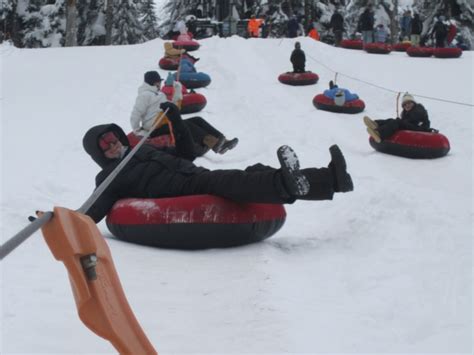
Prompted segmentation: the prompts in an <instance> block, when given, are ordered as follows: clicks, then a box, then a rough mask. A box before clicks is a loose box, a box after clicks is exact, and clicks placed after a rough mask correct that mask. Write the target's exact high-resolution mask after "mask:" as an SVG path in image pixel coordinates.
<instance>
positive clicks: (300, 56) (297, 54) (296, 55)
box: [290, 49, 306, 67]
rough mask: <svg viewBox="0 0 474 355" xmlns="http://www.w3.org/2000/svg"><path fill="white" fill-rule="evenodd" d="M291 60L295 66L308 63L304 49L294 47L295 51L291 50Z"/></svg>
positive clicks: (302, 65)
mask: <svg viewBox="0 0 474 355" xmlns="http://www.w3.org/2000/svg"><path fill="white" fill-rule="evenodd" d="M290 61H291V64H293V65H294V66H295V67H304V65H305V63H306V56H305V54H304V52H303V50H302V49H294V50H293V52H291V57H290Z"/></svg>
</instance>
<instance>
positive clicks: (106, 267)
mask: <svg viewBox="0 0 474 355" xmlns="http://www.w3.org/2000/svg"><path fill="white" fill-rule="evenodd" d="M53 212H54V214H53V217H52V218H51V220H50V221H49V222H47V223H46V224H45V225H44V226H43V227H42V228H41V230H42V232H43V236H44V239H45V240H46V243H47V244H48V246H49V249H50V250H51V252H52V253H53V255H54V257H55V258H56V259H57V260H59V261H62V262H63V263H64V265H65V266H66V269H67V271H68V274H69V281H70V282H71V287H72V291H73V294H74V299H75V301H76V306H77V310H78V312H79V318H80V319H81V320H82V322H84V324H85V325H86V326H87V327H88V328H89V329H91V330H92V331H93V332H94V333H96V334H97V335H99V336H101V337H102V338H105V339H107V340H108V341H110V342H111V343H112V345H113V346H114V347H115V349H117V350H118V351H119V353H120V354H133V355H139V354H157V352H156V350H155V349H154V347H153V345H152V344H151V343H150V341H149V340H148V338H147V337H146V335H145V333H144V332H143V330H142V328H141V326H140V324H139V323H138V321H137V319H136V318H135V315H134V314H133V311H132V309H131V308H130V305H129V304H128V301H127V298H126V297H125V293H124V291H123V288H122V285H121V283H120V280H119V277H118V274H117V271H116V270H115V266H114V263H113V260H112V255H111V254H110V250H109V247H108V245H107V243H106V242H105V240H104V238H103V237H102V235H101V233H100V231H99V229H98V228H97V226H96V225H95V223H94V221H93V220H92V219H91V218H90V217H88V216H86V215H84V214H81V213H79V212H75V211H72V210H69V209H66V208H62V207H55V208H54V210H53Z"/></svg>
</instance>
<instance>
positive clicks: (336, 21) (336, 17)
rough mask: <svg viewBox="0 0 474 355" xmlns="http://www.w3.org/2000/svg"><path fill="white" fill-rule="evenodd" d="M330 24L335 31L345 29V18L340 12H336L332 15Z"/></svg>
mask: <svg viewBox="0 0 474 355" xmlns="http://www.w3.org/2000/svg"><path fill="white" fill-rule="evenodd" d="M329 25H330V26H331V28H332V29H333V31H342V30H344V18H343V17H342V15H341V14H340V13H339V12H336V13H334V14H333V15H332V16H331V22H330V23H329Z"/></svg>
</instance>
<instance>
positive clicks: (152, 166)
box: [83, 124, 207, 223]
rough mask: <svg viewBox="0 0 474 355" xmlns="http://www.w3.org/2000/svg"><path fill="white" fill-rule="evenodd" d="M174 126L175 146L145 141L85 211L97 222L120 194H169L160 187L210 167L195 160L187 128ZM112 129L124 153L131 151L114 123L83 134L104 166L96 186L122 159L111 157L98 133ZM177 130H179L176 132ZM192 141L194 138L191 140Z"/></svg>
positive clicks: (122, 195)
mask: <svg viewBox="0 0 474 355" xmlns="http://www.w3.org/2000/svg"><path fill="white" fill-rule="evenodd" d="M176 126H177V125H173V127H174V129H175V139H176V148H163V149H161V148H160V149H159V148H156V147H153V146H151V145H147V144H145V145H143V146H142V147H140V149H139V150H138V151H137V152H136V153H135V155H134V156H133V157H132V159H131V160H130V161H129V162H128V163H127V164H126V165H125V167H124V168H123V169H122V170H121V171H120V173H119V174H118V175H117V177H116V178H115V179H114V180H113V181H112V183H111V184H110V185H109V187H108V188H107V189H106V190H105V191H104V193H103V194H102V195H101V196H100V197H99V198H98V199H97V201H96V202H95V203H94V204H93V205H92V207H91V208H89V210H88V211H87V212H86V214H87V215H88V216H90V217H91V218H92V219H93V220H94V221H95V222H96V223H97V222H99V221H100V220H102V218H104V217H105V216H106V215H107V213H108V212H109V211H110V209H111V208H112V206H113V205H114V203H115V202H116V201H118V200H119V199H121V198H150V197H154V198H156V197H167V196H166V194H162V193H161V192H160V195H161V196H157V188H158V187H159V186H160V185H161V184H163V183H166V184H178V185H177V186H181V185H180V184H182V183H183V181H182V180H183V178H182V177H183V176H184V175H192V174H196V173H200V172H203V171H207V169H204V168H201V167H197V166H196V165H194V164H193V163H192V160H194V155H193V154H194V153H193V152H194V147H193V146H192V144H188V141H187V139H188V138H189V137H186V134H187V132H184V133H183V132H181V130H180V127H179V125H178V129H176V128H177V127H176ZM109 131H114V132H115V133H116V134H117V136H118V137H119V139H120V141H121V142H122V144H123V145H124V147H126V148H127V151H126V153H125V156H126V155H128V154H129V153H130V151H131V149H130V144H129V142H128V138H127V136H126V135H125V133H124V132H123V130H122V129H121V128H120V127H119V126H117V125H115V124H106V125H99V126H95V127H92V128H91V129H90V130H89V131H88V132H87V133H86V134H85V136H84V139H83V146H84V149H85V150H86V152H87V153H88V154H89V155H90V156H91V157H92V159H93V160H94V161H95V162H96V163H97V164H98V165H99V166H100V167H101V168H102V171H101V172H100V173H99V174H98V175H97V176H96V179H95V183H96V187H97V186H99V185H100V184H101V183H102V182H103V181H104V180H105V179H106V178H107V176H108V175H109V174H110V173H111V172H112V171H113V170H114V169H115V168H116V167H117V165H119V163H120V161H121V160H122V159H123V158H122V159H108V158H106V157H105V156H104V153H103V152H102V150H101V149H100V147H99V143H98V142H99V137H100V136H101V135H102V134H103V133H105V132H109ZM176 131H179V133H178V134H176ZM189 143H192V139H190V140H189ZM125 156H124V157H125Z"/></svg>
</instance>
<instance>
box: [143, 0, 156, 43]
mask: <svg viewBox="0 0 474 355" xmlns="http://www.w3.org/2000/svg"><path fill="white" fill-rule="evenodd" d="M139 11H140V16H141V23H142V27H143V34H144V36H145V37H146V39H148V40H150V39H154V38H156V37H158V21H157V18H156V14H155V2H154V0H144V1H143V2H142V4H141V6H140V8H139Z"/></svg>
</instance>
